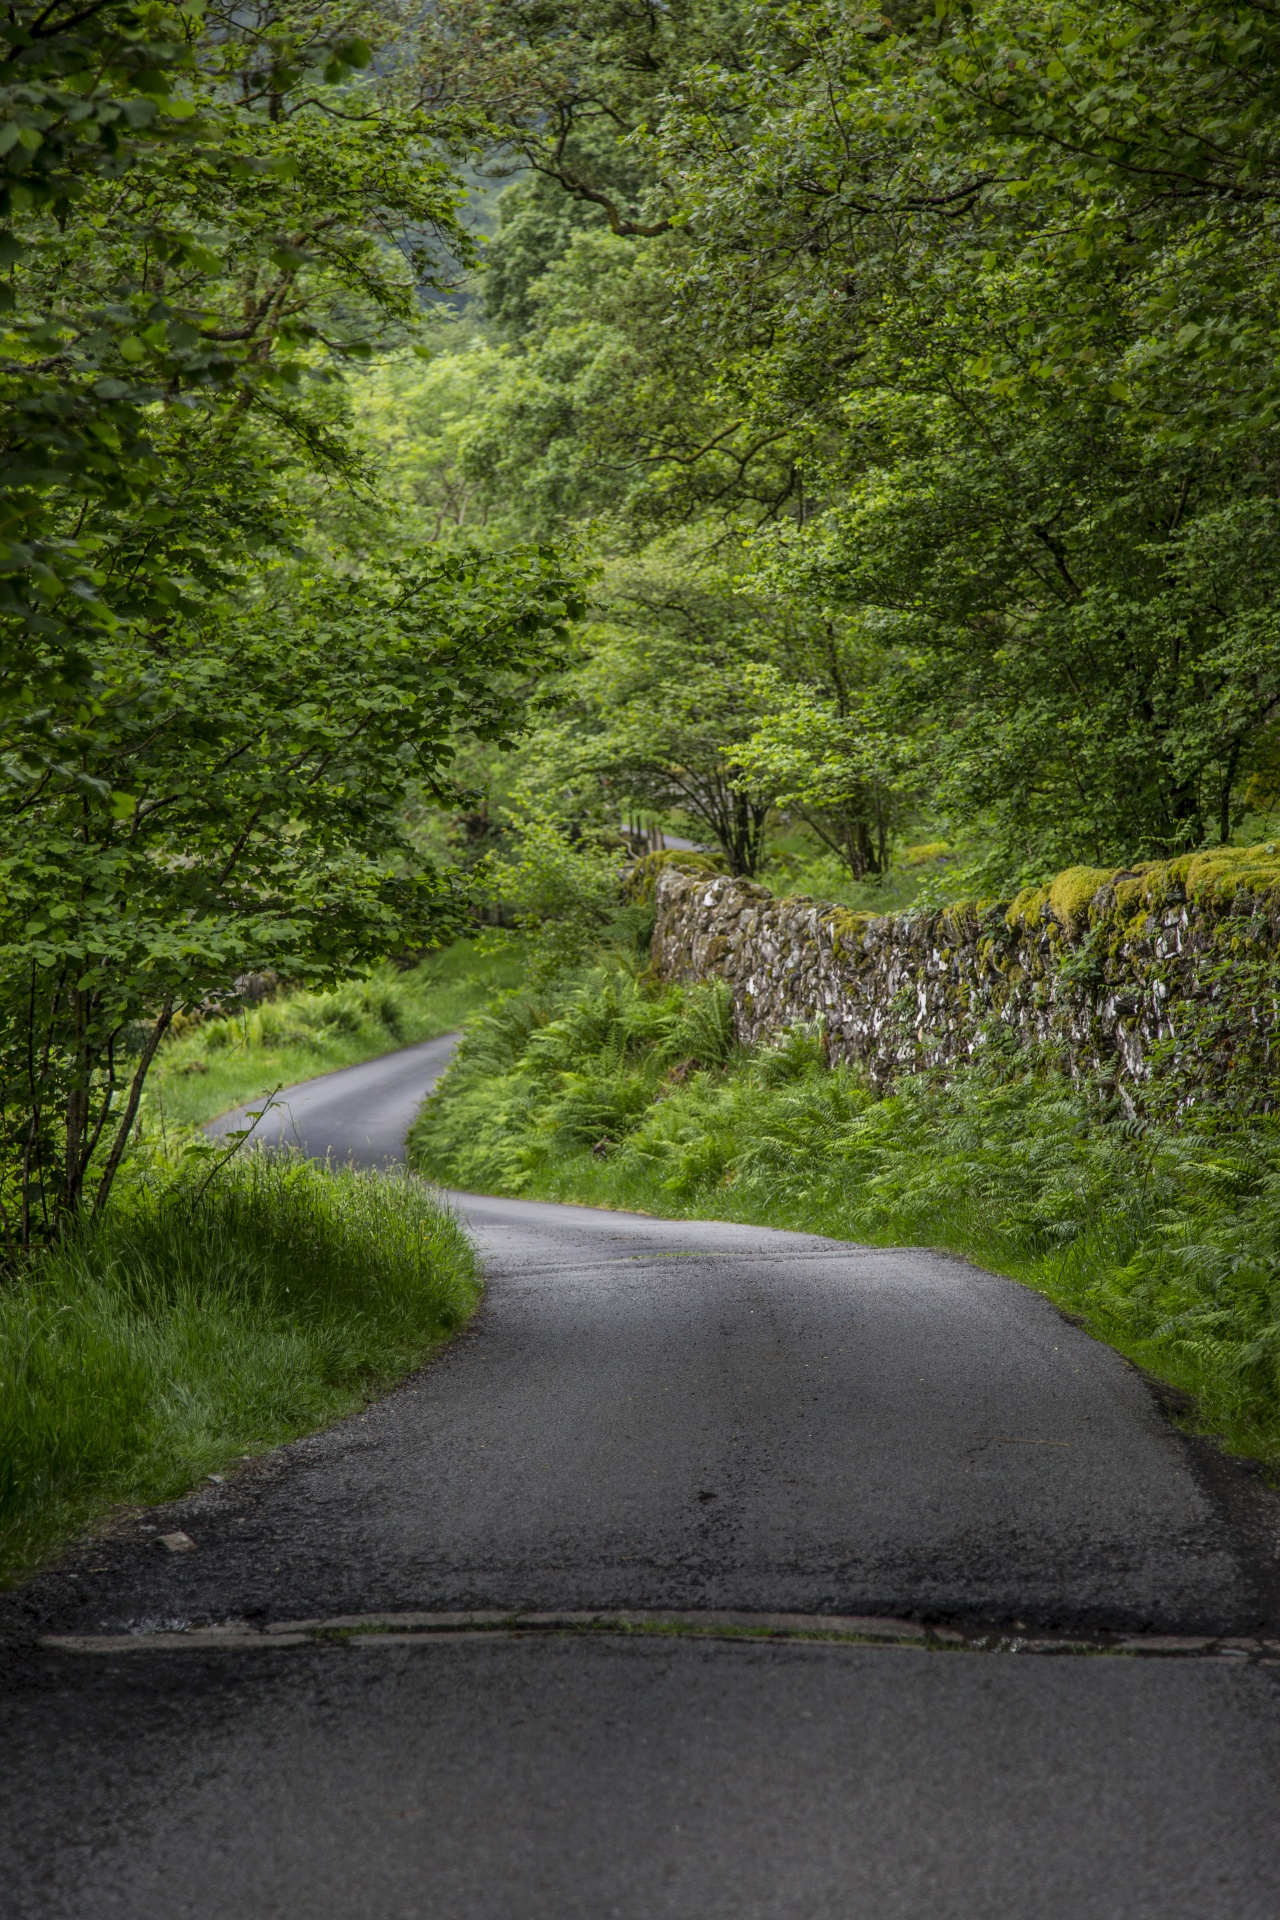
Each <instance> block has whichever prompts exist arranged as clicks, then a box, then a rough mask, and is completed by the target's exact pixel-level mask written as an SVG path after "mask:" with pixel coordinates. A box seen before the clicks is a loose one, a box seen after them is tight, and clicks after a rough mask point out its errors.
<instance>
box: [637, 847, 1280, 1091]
mask: <svg viewBox="0 0 1280 1920" xmlns="http://www.w3.org/2000/svg"><path fill="white" fill-rule="evenodd" d="M686 857H687V856H686ZM658 858H659V860H660V861H661V864H660V866H659V867H658V868H657V869H656V872H655V882H654V885H655V902H656V928H655V933H654V946H653V963H654V967H655V970H656V971H657V972H658V973H659V974H660V975H662V976H663V977H665V978H668V979H699V978H703V977H705V976H706V975H707V974H709V973H715V974H719V975H721V976H722V977H723V978H724V979H726V980H727V981H729V983H730V985H731V986H732V988H733V990H734V995H735V1004H736V1006H737V1009H738V1026H739V1032H740V1035H741V1037H742V1038H743V1039H744V1040H748V1041H754V1040H757V1039H761V1038H763V1037H765V1036H766V1035H768V1034H770V1033H774V1032H777V1031H778V1030H779V1029H780V1028H782V1027H786V1026H789V1025H792V1024H794V1023H795V1022H796V1021H799V1020H812V1019H814V1018H815V1017H817V1016H819V1015H821V1016H822V1017H823V1018H824V1021H825V1024H826V1030H827V1046H828V1052H829V1055H830V1057H831V1058H832V1059H835V1060H839V1059H845V1060H858V1061H860V1062H862V1063H863V1064H864V1065H866V1066H867V1067H868V1068H869V1070H870V1071H871V1073H872V1075H873V1076H874V1077H875V1078H876V1079H877V1080H879V1081H880V1082H882V1083H885V1082H887V1081H889V1080H891V1079H892V1078H893V1077H894V1076H895V1075H896V1074H898V1073H901V1072H903V1071H910V1070H912V1069H913V1068H917V1067H921V1066H945V1065H946V1064H947V1063H948V1062H950V1061H957V1060H960V1059H963V1058H967V1057H968V1056H970V1055H971V1054H973V1053H974V1052H975V1051H976V1050H977V1049H978V1048H979V1047H981V1046H982V1045H983V1044H985V1040H986V1037H987V1035H988V1034H989V1033H990V1031H992V1030H993V1023H994V1029H999V1028H1001V1027H1003V1028H1005V1029H1011V1030H1012V1031H1013V1032H1014V1033H1016V1034H1017V1035H1018V1037H1019V1038H1020V1039H1021V1040H1022V1041H1023V1042H1024V1043H1026V1044H1027V1045H1035V1046H1037V1047H1039V1048H1048V1049H1050V1050H1051V1051H1056V1052H1057V1053H1058V1055H1059V1057H1060V1058H1061V1059H1062V1061H1063V1063H1064V1065H1067V1066H1069V1067H1070V1069H1071V1070H1072V1071H1073V1072H1081V1071H1084V1070H1089V1069H1093V1070H1101V1071H1103V1072H1104V1073H1107V1074H1109V1075H1114V1077H1115V1079H1116V1081H1117V1083H1120V1082H1124V1083H1126V1084H1127V1085H1129V1086H1130V1088H1131V1089H1134V1090H1135V1092H1136V1090H1137V1089H1138V1088H1139V1086H1140V1084H1141V1083H1145V1082H1146V1081H1147V1080H1148V1079H1149V1078H1150V1075H1151V1071H1152V1066H1151V1063H1152V1062H1153V1061H1155V1062H1157V1063H1158V1064H1159V1071H1160V1072H1161V1073H1165V1072H1166V1069H1167V1065H1168V1062H1169V1061H1173V1062H1174V1067H1175V1069H1176V1074H1175V1078H1178V1077H1180V1081H1179V1083H1180V1084H1185V1085H1186V1086H1192V1085H1194V1086H1195V1087H1197V1088H1198V1089H1199V1092H1198V1094H1197V1096H1196V1097H1202V1096H1203V1094H1204V1093H1205V1092H1210V1093H1211V1092H1212V1090H1213V1087H1214V1085H1215V1077H1217V1078H1220V1077H1221V1076H1222V1074H1224V1073H1227V1074H1234V1073H1237V1072H1238V1070H1239V1062H1240V1061H1241V1060H1242V1059H1247V1060H1249V1061H1251V1062H1253V1063H1254V1065H1255V1066H1256V1068H1257V1072H1258V1073H1259V1074H1260V1075H1262V1077H1263V1080H1265V1078H1266V1076H1267V1075H1268V1074H1269V1073H1270V1072H1271V1067H1270V1055H1271V1031H1272V1025H1273V1024H1274V1021H1275V1012H1274V1009H1275V1007H1276V1006H1277V1004H1280V998H1278V996H1280V984H1278V982H1280V967H1278V964H1277V963H1278V961H1280V848H1277V847H1276V846H1274V845H1270V844H1268V845H1266V846H1262V847H1249V848H1231V847H1228V848H1221V849H1217V850H1215V851H1214V852H1211V853H1204V854H1194V855H1186V856H1184V857H1182V858H1180V859H1178V860H1171V861H1149V862H1144V863H1143V864H1141V865H1134V866H1131V867H1125V868H1119V869H1104V868H1096V867H1073V868H1070V869H1068V871H1067V872H1065V873H1062V874H1059V875H1058V876H1057V878H1056V879H1055V880H1054V881H1053V882H1052V883H1051V884H1050V885H1049V886H1047V887H1041V888H1035V889H1028V890H1027V891H1026V892H1024V893H1023V894H1020V895H1019V896H1018V898H1017V899H1016V900H1014V901H1013V902H1012V903H1011V904H1000V903H997V902H991V901H982V900H965V901H959V902H956V903H954V904H953V905H951V906H950V907H947V908H944V909H940V910H934V911H924V912H918V913H907V914H889V915H873V914H866V913H856V914H855V913H850V912H849V911H848V910H847V909H845V908H841V907H829V906H827V907H824V906H821V905H820V904H819V903H817V902H815V901H812V900H807V899H803V898H793V899H786V900H779V899H775V898H774V897H773V896H771V895H769V894H768V893H766V891H765V890H764V889H763V888H761V887H758V886H756V885H754V884H750V883H748V882H745V881H736V880H732V879H730V878H729V877H728V876H727V875H723V874H721V875H712V876H710V877H709V876H708V874H707V872H706V870H705V868H703V869H702V870H701V871H698V872H689V871H687V870H685V871H681V870H680V868H679V866H678V865H677V863H676V862H675V861H671V860H662V859H661V856H659V857H658ZM730 935H732V937H731V938H730V937H729V936H730ZM1260 980H1262V981H1263V984H1262V985H1260V984H1259V981H1260ZM748 981H750V983H751V985H750V992H749V993H748V991H747V982H748ZM1210 1009H1211V1010H1212V1017H1213V1022H1214V1023H1215V1025H1214V1033H1215V1035H1218V1033H1219V1029H1220V1028H1221V1029H1223V1030H1224V1031H1225V1032H1226V1034H1227V1039H1226V1040H1225V1041H1224V1040H1222V1039H1221V1037H1217V1038H1215V1039H1214V1040H1213V1042H1212V1044H1211V1045H1210V1044H1208V1042H1207V1041H1206V1039H1205V1031H1207V1030H1203V1031H1202V1029H1203V1019H1202V1016H1204V1015H1205V1014H1207V1013H1208V1011H1209V1010H1210ZM1195 1034H1200V1036H1201V1037H1200V1039H1199V1040H1198V1041H1194V1042H1193V1041H1192V1040H1191V1038H1190V1036H1192V1035H1195ZM1250 1071H1253V1068H1252V1067H1251V1068H1250ZM1261 1084H1262V1083H1261V1081H1260V1082H1259V1085H1261ZM1126 1097H1129V1096H1126ZM1259 1097H1260V1098H1261V1099H1262V1103H1263V1104H1269V1103H1270V1097H1269V1094H1267V1092H1266V1088H1265V1087H1263V1090H1262V1094H1261V1095H1260V1096H1259Z"/></svg>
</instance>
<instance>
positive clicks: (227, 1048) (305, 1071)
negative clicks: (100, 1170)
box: [145, 938, 524, 1129]
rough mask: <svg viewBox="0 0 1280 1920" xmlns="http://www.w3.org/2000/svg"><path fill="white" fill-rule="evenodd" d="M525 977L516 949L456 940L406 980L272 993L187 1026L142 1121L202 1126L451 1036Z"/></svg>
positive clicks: (163, 1059)
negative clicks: (284, 1090) (301, 1084)
mask: <svg viewBox="0 0 1280 1920" xmlns="http://www.w3.org/2000/svg"><path fill="white" fill-rule="evenodd" d="M523 971H524V955H523V949H522V946H521V943H520V942H518V941H514V940H511V939H509V938H508V939H507V941H506V942H505V943H504V944H503V945H502V946H501V947H494V946H493V945H488V944H486V943H485V942H483V941H481V942H477V941H473V940H459V941H456V942H455V943H454V944H453V945H452V946H449V947H444V948H442V949H441V950H440V952H438V953H433V954H429V955H428V956H427V958H426V959H425V960H424V961H423V962H422V963H421V965H419V966H417V967H414V968H413V969H411V970H409V971H406V972H402V971H401V970H400V969H398V968H396V967H394V966H390V965H388V966H383V967H379V968H378V969H377V970H376V971H375V972H374V973H372V974H370V975H369V976H368V977H367V978H366V979H363V980H353V981H348V982H347V983H345V984H344V985H343V986H340V987H335V988H334V989H333V991H332V992H330V993H307V992H296V993H288V992H283V993H276V994H273V995H271V996H270V997H269V998H267V999H264V1000H261V1001H259V1002H258V1004H257V1005H256V1006H250V1007H246V1008H244V1009H242V1010H241V1011H239V1012H236V1013H231V1014H226V1015H222V1014H216V1013H214V1014H211V1015H210V1016H208V1017H206V1018H195V1019H191V1018H188V1019H187V1020H186V1022H185V1023H184V1024H183V1025H182V1027H181V1029H180V1031H179V1032H178V1033H176V1034H175V1036H174V1037H173V1039H172V1040H170V1041H168V1042H166V1044H165V1045H164V1047H162V1049H161V1051H160V1055H159V1058H158V1059H157V1061H156V1064H155V1066H154V1067H153V1068H152V1070H151V1074H150V1077H149V1079H148V1082H147V1092H146V1096H145V1099H146V1108H145V1119H146V1122H147V1123H148V1124H149V1127H150V1128H169V1127H173V1128H177V1129H182V1128H185V1127H193V1126H202V1125H203V1124H204V1123H205V1122H206V1121H207V1120H212V1119H214V1118H215V1117H216V1116H217V1115H218V1114H220V1113H225V1112H226V1111H227V1110H228V1108H230V1107H236V1106H239V1105H241V1103H242V1102H244V1101H248V1100H256V1099H259V1098H261V1097H262V1096H263V1095H265V1094H268V1093H271V1092H272V1091H274V1090H275V1089H276V1088H277V1087H282V1086H291V1085H293V1084H294V1083H296V1082H297V1081H300V1080H310V1079H314V1078H315V1077H316V1076H317V1075H319V1074H322V1073H331V1072H333V1071H334V1069H335V1068H337V1067H349V1066H354V1065H355V1064H356V1063H357V1062H358V1061H361V1060H371V1059H374V1058H375V1057H376V1056H377V1055H378V1054H382V1053H390V1052H392V1051H393V1050H394V1049H395V1048H396V1047H407V1046H412V1045H413V1044H414V1043H415V1042H416V1041H419V1040H434V1039H435V1038H436V1037H437V1035H439V1034H442V1033H452V1032H453V1031H454V1029H455V1028H457V1027H460V1026H461V1025H462V1024H463V1022H464V1020H466V1019H467V1018H468V1016H469V1015H471V1014H473V1013H475V1012H476V1010H477V1009H478V1008H480V1007H482V1006H483V1005H484V1004H485V1003H486V1002H487V1001H488V999H489V998H490V997H491V996H492V995H493V994H495V993H498V992H500V991H503V990H504V989H507V988H510V987H513V986H514V985H515V984H516V983H517V981H518V980H519V979H520V978H521V977H522V974H523Z"/></svg>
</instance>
